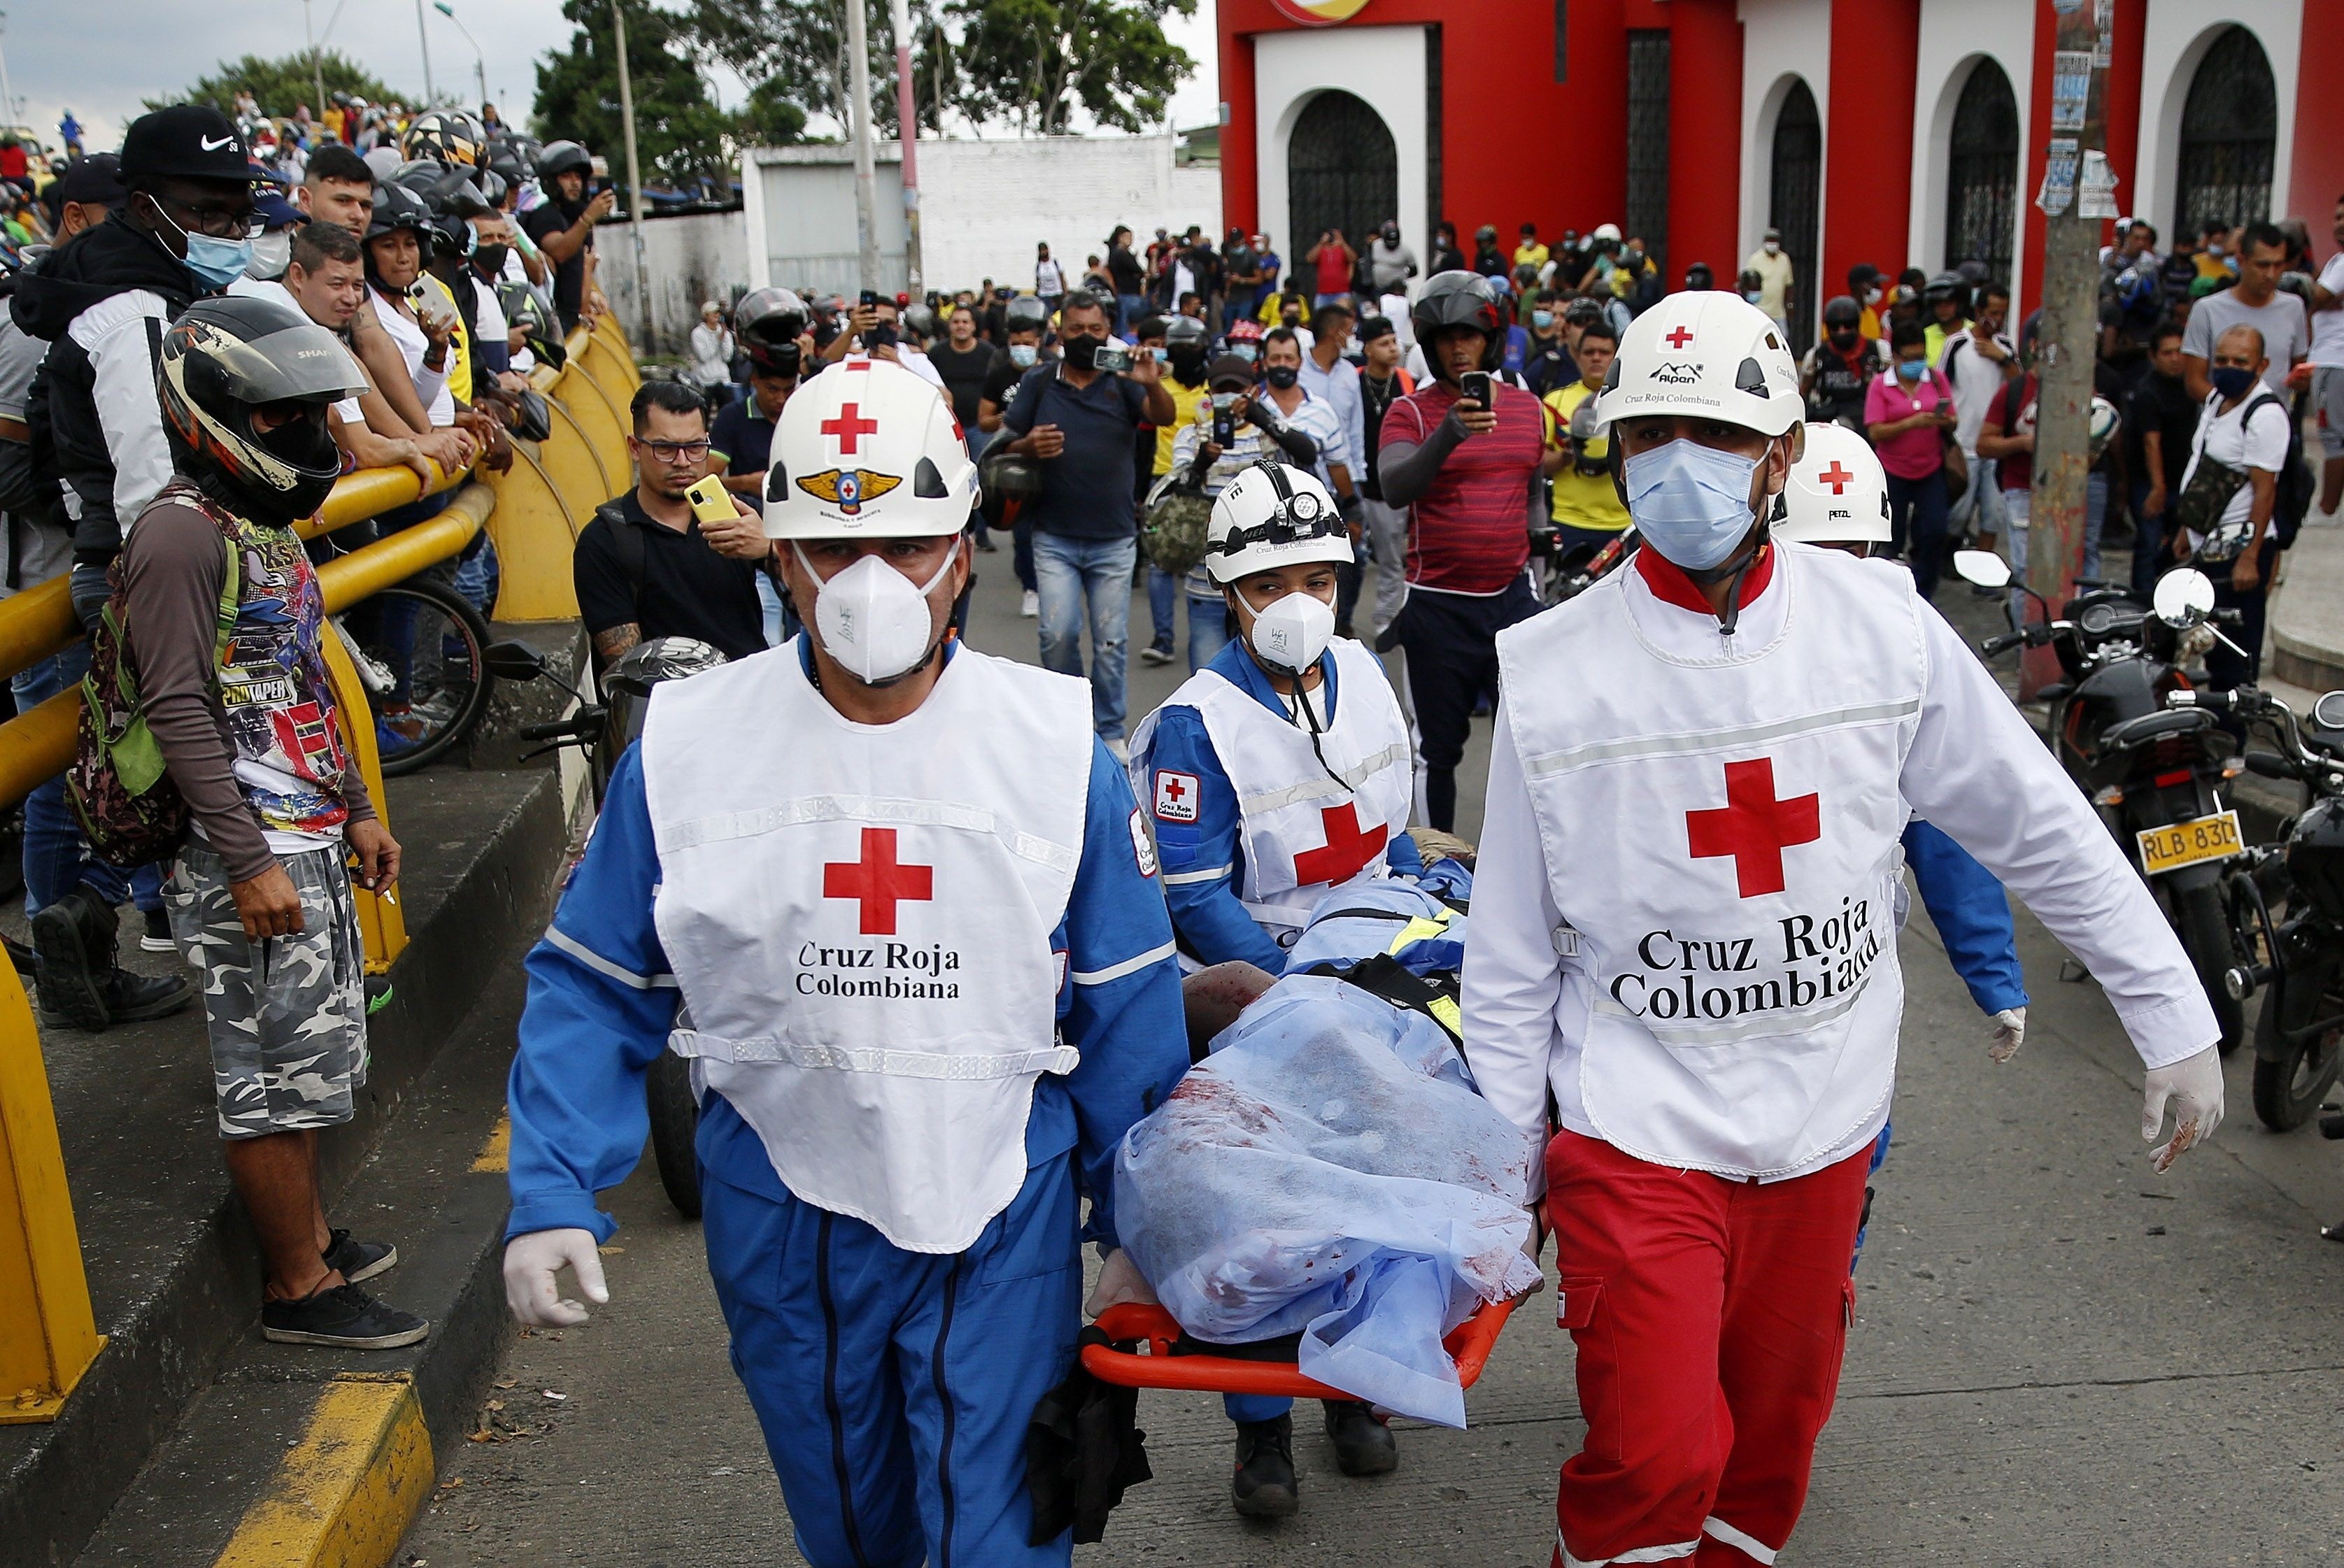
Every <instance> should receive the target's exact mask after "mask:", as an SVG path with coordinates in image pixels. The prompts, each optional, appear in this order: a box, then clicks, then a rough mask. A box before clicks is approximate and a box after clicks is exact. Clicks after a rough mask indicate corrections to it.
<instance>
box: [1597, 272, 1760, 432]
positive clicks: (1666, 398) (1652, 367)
mask: <svg viewBox="0 0 2344 1568" xmlns="http://www.w3.org/2000/svg"><path fill="white" fill-rule="evenodd" d="M1804 412H1805V400H1803V399H1802V398H1801V397H1800V396H1799V372H1798V368H1797V367H1796V366H1794V365H1793V364H1792V362H1791V350H1790V349H1789V347H1788V346H1787V345H1785V344H1784V343H1783V334H1782V333H1781V332H1780V331H1779V330H1777V329H1775V326H1774V323H1773V320H1771V319H1769V318H1768V317H1767V315H1766V313H1765V312H1764V311H1763V310H1761V309H1758V307H1756V306H1755V305H1753V304H1751V303H1750V302H1749V301H1748V300H1747V299H1744V298H1742V297H1741V296H1740V295H1739V294H1728V293H1725V292H1723V290H1720V289H1702V290H1687V291H1685V292H1683V293H1679V294H1671V295H1668V296H1666V297H1664V298H1662V300H1661V302H1660V303H1659V304H1657V305H1654V306H1653V307H1652V309H1648V310H1646V311H1645V312H1644V313H1643V314H1642V315H1641V316H1639V317H1637V318H1636V319H1634V320H1633V321H1631V322H1630V323H1628V330H1627V332H1626V333H1625V334H1624V335H1623V336H1622V338H1621V339H1620V351H1619V353H1618V354H1617V355H1616V356H1615V357H1614V358H1613V359H1612V361H1611V375H1610V377H1609V378H1608V379H1606V380H1605V381H1604V383H1603V390H1602V391H1601V393H1600V394H1599V395H1598V396H1597V398H1596V400H1595V417H1596V418H1597V419H1598V420H1601V421H1602V422H1603V423H1604V424H1607V425H1608V424H1611V422H1612V421H1613V420H1626V419H1634V418H1636V417H1637V416H1639V415H1642V414H1689V415H1692V416H1693V417H1695V418H1702V417H1707V418H1710V419H1717V420H1726V421H1727V422H1729V423H1732V424H1736V425H1743V426H1746V427H1747V428H1749V429H1751V430H1757V431H1759V432H1761V433H1762V434H1764V435H1769V436H1779V435H1781V434H1783V432H1784V431H1785V430H1792V429H1793V428H1795V427H1796V426H1797V424H1798V423H1799V420H1800V416H1801V415H1803V413H1804Z"/></svg>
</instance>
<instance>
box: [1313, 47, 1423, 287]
mask: <svg viewBox="0 0 2344 1568" xmlns="http://www.w3.org/2000/svg"><path fill="white" fill-rule="evenodd" d="M1286 199H1287V212H1288V220H1287V221H1288V228H1291V229H1292V230H1293V235H1292V239H1291V242H1290V243H1289V244H1288V247H1287V250H1288V255H1290V256H1291V257H1292V258H1294V259H1293V260H1292V262H1290V263H1289V265H1290V266H1292V267H1293V268H1295V269H1296V271H1297V273H1298V275H1304V276H1308V274H1302V272H1301V268H1302V260H1301V258H1302V255H1303V253H1304V252H1306V251H1308V249H1309V248H1310V247H1311V246H1312V245H1314V244H1315V243H1317V241H1318V237H1319V235H1321V234H1323V233H1325V232H1326V231H1327V230H1329V229H1330V228H1339V229H1341V230H1342V231H1343V238H1345V239H1347V240H1349V242H1350V244H1351V248H1353V249H1354V250H1358V249H1361V248H1364V247H1365V246H1366V245H1367V243H1368V239H1369V236H1371V235H1373V234H1374V233H1375V231H1376V228H1377V226H1378V225H1379V224H1381V223H1382V222H1383V220H1384V219H1386V218H1388V217H1399V148H1398V147H1395V146H1393V144H1392V135H1391V132H1390V130H1389V129H1388V128H1387V127H1386V126H1385V125H1384V120H1383V116H1381V115H1379V114H1378V113H1376V111H1375V110H1374V109H1372V108H1370V107H1369V106H1368V105H1367V104H1366V103H1365V102H1364V101H1362V100H1361V99H1359V98H1356V97H1353V96H1351V95H1350V94H1349V93H1345V92H1339V91H1333V90H1329V91H1328V92H1323V93H1320V94H1319V95H1318V96H1317V97H1314V98H1312V99H1311V100H1310V102H1309V103H1308V104H1307V105H1305V106H1304V107H1303V110H1302V114H1301V116H1300V117H1299V118H1298V119H1297V120H1296V121H1295V122H1294V134H1293V136H1292V137H1291V138H1290V139H1289V140H1288V142H1287V144H1286Z"/></svg>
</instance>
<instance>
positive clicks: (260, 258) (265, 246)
mask: <svg viewBox="0 0 2344 1568" xmlns="http://www.w3.org/2000/svg"><path fill="white" fill-rule="evenodd" d="M292 260H293V231H292V230H291V229H289V228H280V229H278V231H277V232H276V233H274V234H264V235H262V236H261V237H260V238H258V239H256V240H254V241H253V242H252V260H251V261H250V263H248V265H247V266H246V268H245V269H244V275H245V276H246V277H247V278H281V277H283V276H284V273H285V268H287V267H288V266H289V265H291V263H292Z"/></svg>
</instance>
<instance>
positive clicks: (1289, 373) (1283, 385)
mask: <svg viewBox="0 0 2344 1568" xmlns="http://www.w3.org/2000/svg"><path fill="white" fill-rule="evenodd" d="M1261 379H1263V380H1265V381H1268V383H1269V384H1270V385H1271V386H1273V387H1276V388H1277V389H1278V390H1279V391H1281V392H1282V391H1284V390H1286V389H1287V388H1288V387H1290V386H1292V385H1294V383H1295V382H1297V381H1298V380H1300V379H1302V371H1301V369H1300V367H1298V366H1295V365H1272V366H1270V367H1269V369H1266V370H1264V371H1263V372H1262V373H1261Z"/></svg>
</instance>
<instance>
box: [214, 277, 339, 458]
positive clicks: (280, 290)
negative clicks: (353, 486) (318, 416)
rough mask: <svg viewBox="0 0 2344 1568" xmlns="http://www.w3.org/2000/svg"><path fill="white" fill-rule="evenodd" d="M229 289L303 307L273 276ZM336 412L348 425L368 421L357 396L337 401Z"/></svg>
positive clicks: (248, 280) (240, 281) (239, 282)
mask: <svg viewBox="0 0 2344 1568" xmlns="http://www.w3.org/2000/svg"><path fill="white" fill-rule="evenodd" d="M227 291H228V292H229V293H230V294H240V295H242V296H244V297H245V298H248V299H274V300H276V301H277V302H278V304H280V305H283V306H285V307H287V308H288V309H292V310H297V311H298V310H299V309H301V303H300V301H299V300H298V299H296V298H293V291H292V290H291V289H290V288H286V287H285V285H283V284H282V283H279V282H278V281H277V280H276V279H275V278H237V279H236V280H235V281H234V282H232V283H230V284H229V285H228V286H227ZM304 319H307V317H304ZM334 413H335V416H336V417H337V418H338V419H339V420H341V421H342V423H344V424H346V425H362V424H365V423H366V415H365V414H364V413H363V412H362V411H360V410H359V400H357V399H356V398H344V399H343V400H341V401H340V402H338V403H336V404H335V405H334Z"/></svg>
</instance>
